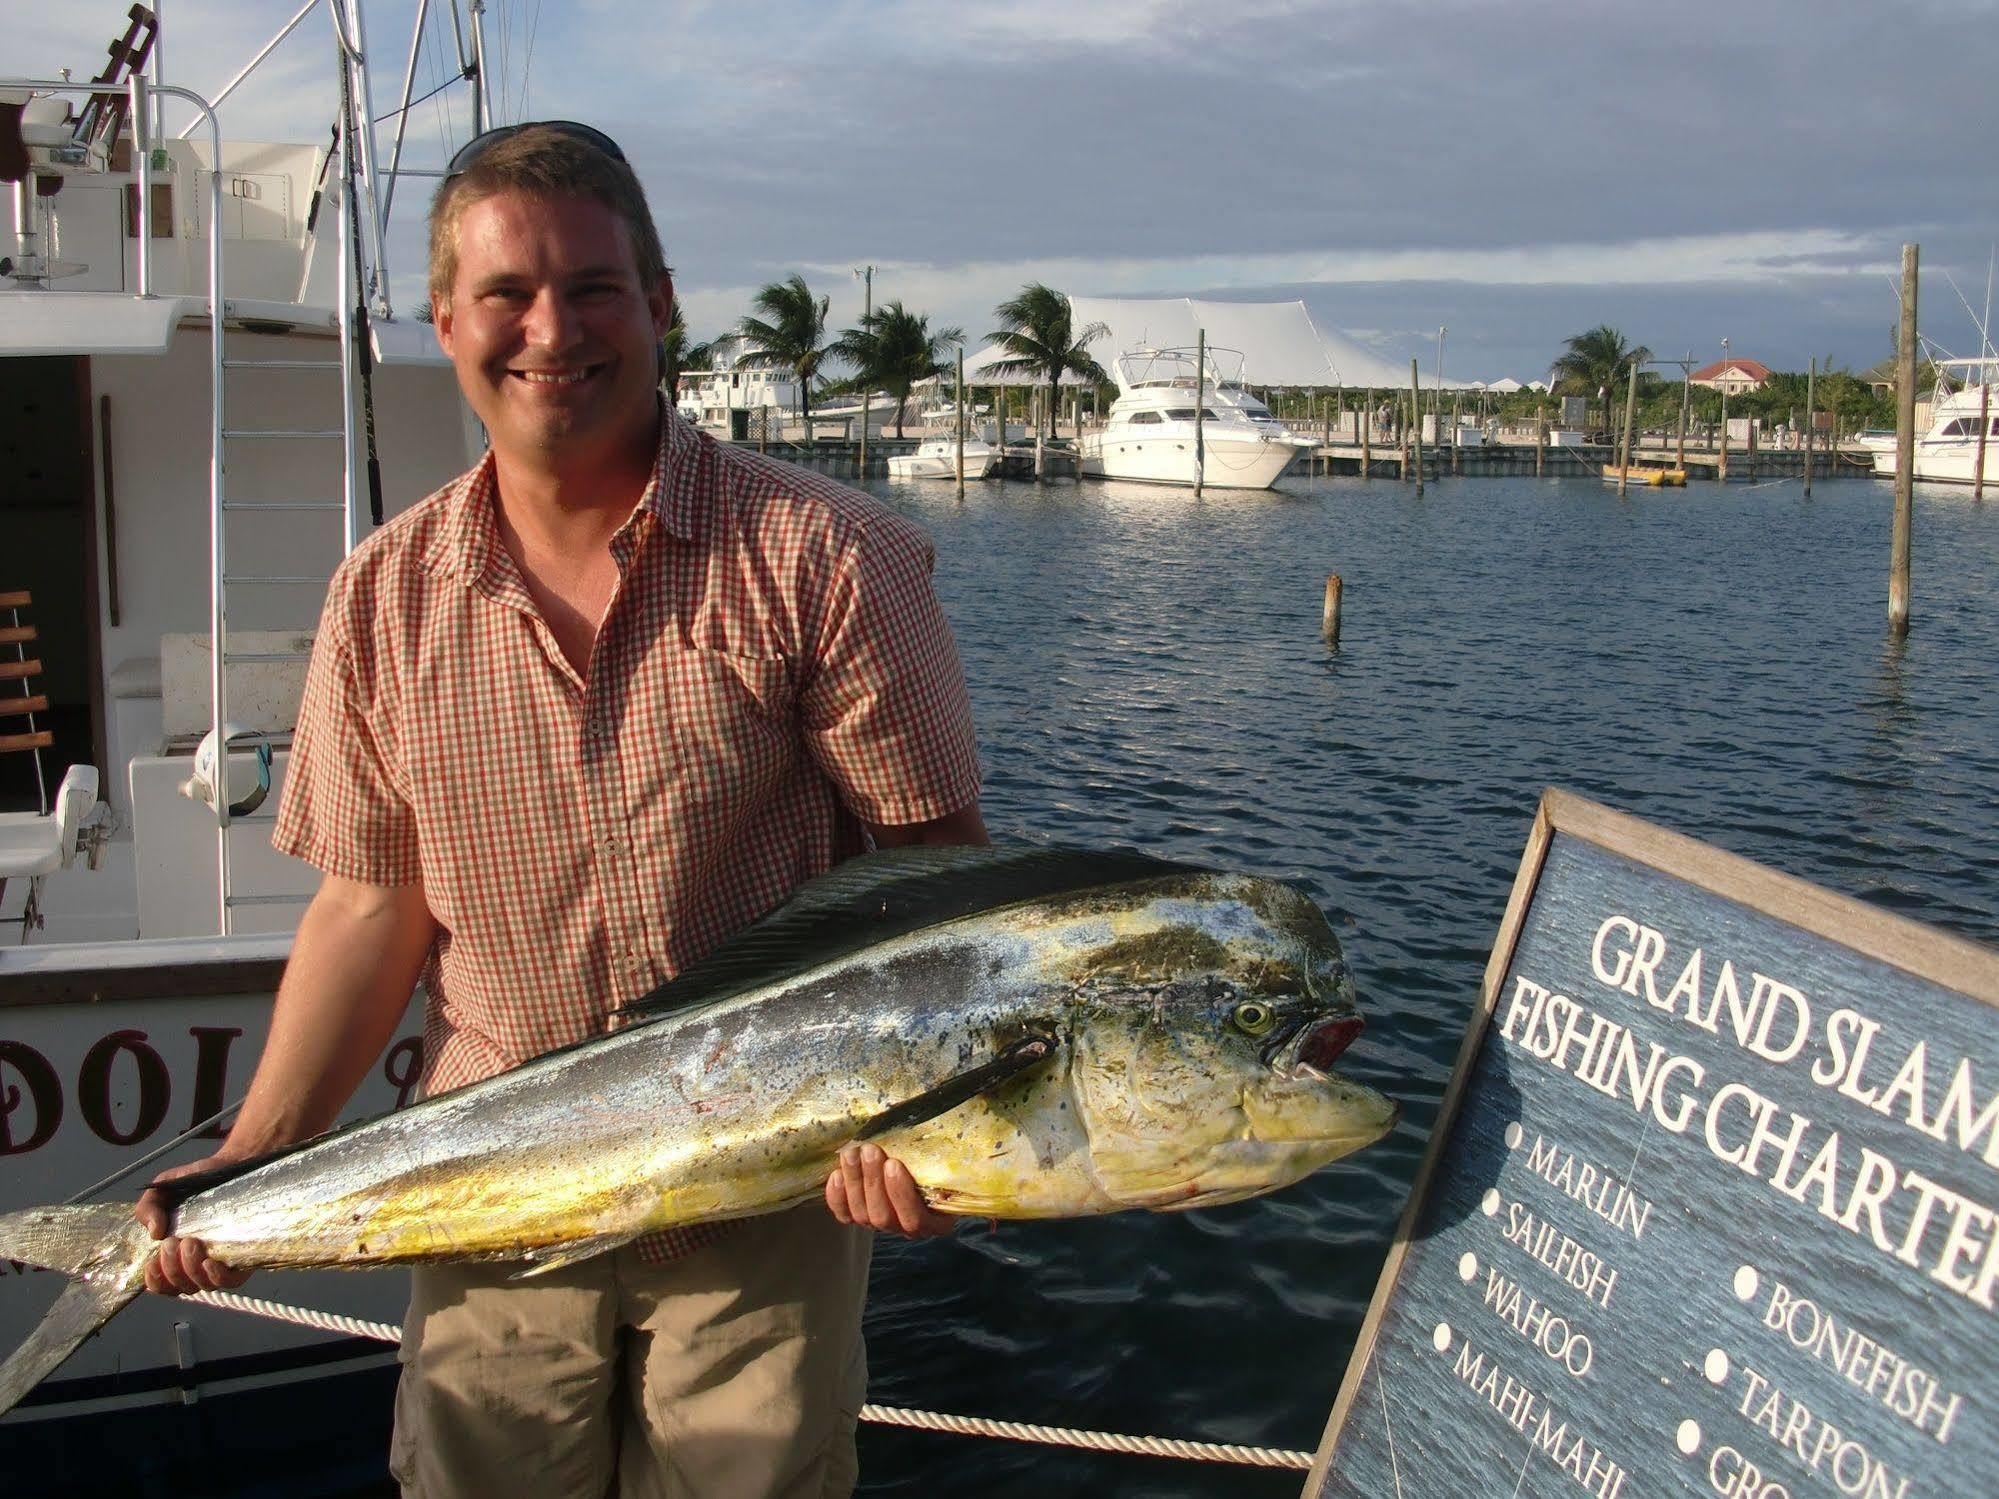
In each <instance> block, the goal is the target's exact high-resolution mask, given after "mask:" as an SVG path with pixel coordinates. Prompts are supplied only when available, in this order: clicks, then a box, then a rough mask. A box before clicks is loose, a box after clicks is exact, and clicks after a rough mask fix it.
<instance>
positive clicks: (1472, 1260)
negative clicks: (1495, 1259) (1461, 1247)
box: [1458, 1251, 1478, 1280]
mask: <svg viewBox="0 0 1999 1499" xmlns="http://www.w3.org/2000/svg"><path fill="white" fill-rule="evenodd" d="M1476 1274H1478V1256H1477V1255H1475V1254H1472V1253H1471V1252H1470V1251H1466V1253H1464V1254H1463V1255H1462V1256H1460V1257H1459V1259H1458V1279H1459V1280H1470V1279H1471V1278H1472V1277H1473V1276H1474V1275H1476Z"/></svg>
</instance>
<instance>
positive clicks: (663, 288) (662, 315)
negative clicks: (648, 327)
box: [646, 272, 673, 338]
mask: <svg viewBox="0 0 1999 1499" xmlns="http://www.w3.org/2000/svg"><path fill="white" fill-rule="evenodd" d="M646 306H647V307H648V308H650V309H651V311H652V331H653V332H654V334H656V335H657V336H658V337H660V338H664V337H666V330H667V329H668V328H671V327H672V326H673V277H672V276H671V275H669V274H667V273H665V272H661V274H660V278H659V285H658V286H655V287H654V288H653V289H652V290H651V291H649V292H647V293H646Z"/></svg>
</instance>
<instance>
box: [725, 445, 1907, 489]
mask: <svg viewBox="0 0 1999 1499" xmlns="http://www.w3.org/2000/svg"><path fill="white" fill-rule="evenodd" d="M929 435H930V434H927V433H926V434H923V436H913V437H904V438H895V437H884V436H878V435H877V436H870V437H869V438H868V442H867V462H868V468H867V473H866V474H865V475H862V474H861V473H860V461H861V444H860V443H859V442H858V441H857V440H854V439H851V438H828V437H822V438H819V439H818V440H816V441H814V442H811V443H806V442H801V441H797V440H789V441H785V440H779V439H776V438H773V439H770V440H769V441H768V442H766V443H765V444H763V449H764V451H766V452H768V453H770V454H771V455H772V456H773V457H777V458H782V459H784V460H785V461H786V462H787V463H796V464H798V465H799V466H800V467H802V468H809V469H811V470H812V471H813V472H815V473H821V474H826V475H828V476H829V477H832V478H839V479H856V478H863V477H865V478H869V479H885V478H887V477H888V460H889V458H890V456H891V455H893V454H897V453H913V452H915V451H916V446H917V444H918V443H919V442H921V441H923V440H924V437H926V436H929ZM725 440H726V439H725ZM739 445H740V446H744V447H756V446H758V443H757V441H756V439H755V438H754V437H753V438H751V439H750V440H749V441H748V442H740V441H739ZM1045 452H1046V456H1045V459H1044V462H1043V470H1044V475H1045V477H1047V478H1050V479H1063V480H1070V481H1073V480H1075V479H1076V478H1077V477H1078V475H1077V472H1076V469H1077V455H1076V448H1075V445H1074V440H1073V439H1069V438H1061V439H1057V440H1056V441H1055V442H1052V443H1050V444H1048V445H1047V448H1046V450H1045ZM1536 456H1537V455H1536V450H1535V445H1534V444H1533V443H1532V442H1503V441H1502V442H1492V443H1485V444H1482V445H1480V446H1478V447H1461V448H1458V449H1456V450H1452V449H1450V448H1445V449H1443V450H1441V451H1437V450H1435V449H1433V448H1431V446H1430V445H1429V444H1428V443H1425V444H1424V446H1423V475H1424V477H1425V478H1426V479H1433V480H1434V479H1443V478H1451V477H1464V478H1480V477H1487V478H1489V477H1500V476H1528V477H1531V476H1532V475H1534V474H1535V473H1536V472H1537V465H1536ZM1407 461H1408V460H1407V458H1406V456H1405V454H1404V453H1403V452H1402V451H1401V450H1399V449H1397V448H1395V447H1392V446H1390V445H1389V441H1381V442H1375V443H1373V444H1371V445H1370V446H1369V447H1368V448H1366V449H1363V448H1362V447H1361V446H1360V445H1359V444H1358V443H1352V442H1344V443H1343V442H1332V443H1322V444H1320V445H1318V446H1316V447H1312V448H1308V449H1306V450H1304V452H1303V454H1302V455H1301V456H1300V457H1299V459H1298V461H1297V462H1296V463H1295V464H1294V465H1293V466H1292V468H1291V469H1290V471H1289V472H1288V473H1287V474H1286V475H1285V477H1286V478H1303V477H1317V476H1321V475H1329V474H1334V475H1345V476H1347V477H1360V476H1361V475H1362V471H1363V467H1365V470H1366V477H1369V478H1374V479H1400V478H1401V477H1402V470H1403V466H1404V464H1405V463H1406V462H1407ZM1616 461H1617V455H1616V451H1615V449H1613V448H1612V447H1611V446H1610V445H1608V444H1603V443H1589V444H1580V445H1564V446H1560V447H1556V446H1553V445H1551V446H1549V447H1547V448H1545V449H1542V450H1541V451H1540V453H1539V467H1538V472H1540V473H1541V474H1542V475H1544V476H1545V477H1548V478H1574V479H1591V478H1595V477H1597V476H1598V475H1600V474H1601V473H1602V472H1603V471H1604V470H1605V469H1606V468H1609V467H1611V466H1612V465H1614V464H1615V463H1616ZM1631 461H1632V464H1633V465H1634V467H1645V466H1651V467H1663V468H1679V469H1685V470H1686V474H1687V480H1688V482H1689V483H1690V484H1699V483H1713V482H1715V480H1716V479H1717V477H1718V476H1719V470H1720V468H1721V455H1720V453H1719V452H1718V451H1717V450H1715V449H1713V448H1696V447H1691V446H1690V447H1688V448H1687V450H1686V457H1685V459H1684V460H1683V459H1681V457H1680V456H1679V448H1678V446H1677V444H1674V443H1671V442H1668V443H1666V444H1664V445H1642V446H1640V447H1639V448H1638V449H1637V450H1636V451H1635V452H1634V453H1633V454H1632V455H1631ZM1804 468H1805V454H1804V451H1803V450H1802V449H1800V448H1769V449H1760V450H1753V451H1748V452H1744V451H1742V450H1739V449H1734V448H1731V449H1730V450H1729V453H1728V480H1729V482H1730V483H1736V484H1741V483H1763V482H1766V481H1769V482H1775V481H1777V480H1781V479H1795V478H1801V477H1802V476H1803V474H1804ZM1812 476H1813V477H1814V478H1815V479H1841V478H1845V479H1856V478H1859V479H1866V478H1872V477H1873V476H1874V455H1873V453H1872V452H1871V451H1870V450H1869V449H1867V448H1864V447H1859V446H1853V445H1848V446H1845V447H1840V448H1836V449H1833V450H1831V451H1827V450H1825V449H1823V448H1821V449H1818V450H1817V451H1815V452H1814V453H1813V454H1812ZM993 477H995V478H1003V479H1032V478H1033V477H1034V444H1033V443H1031V442H1028V443H1023V442H1013V443H1008V444H1007V445H1006V446H1005V447H1004V448H1002V449H1001V456H1000V462H999V464H998V465H997V466H996V468H995V470H994V473H993Z"/></svg>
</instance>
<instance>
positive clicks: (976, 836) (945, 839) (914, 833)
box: [866, 802, 992, 848]
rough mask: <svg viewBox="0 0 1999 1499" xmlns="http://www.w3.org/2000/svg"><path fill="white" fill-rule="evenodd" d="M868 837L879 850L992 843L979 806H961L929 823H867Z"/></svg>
mask: <svg viewBox="0 0 1999 1499" xmlns="http://www.w3.org/2000/svg"><path fill="white" fill-rule="evenodd" d="M866 827H867V830H868V836H869V837H871V838H873V839H874V841H875V847H876V848H908V847H909V846H910V845H912V844H917V843H942V844H947V845H949V844H977V843H990V842H992V839H990V838H988V837H987V836H986V821H985V818H983V817H981V816H980V815H979V804H978V803H977V802H973V803H972V804H971V805H970V806H969V807H960V808H959V809H958V810H957V811H955V812H946V813H945V814H944V815H943V816H942V817H933V818H931V819H930V821H928V822H909V823H903V824H901V825H899V826H898V825H896V824H894V823H875V822H871V823H868V824H866Z"/></svg>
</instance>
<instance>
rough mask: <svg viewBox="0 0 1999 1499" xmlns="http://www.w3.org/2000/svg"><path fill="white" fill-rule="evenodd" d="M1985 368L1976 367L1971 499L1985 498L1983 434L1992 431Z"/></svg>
mask: <svg viewBox="0 0 1999 1499" xmlns="http://www.w3.org/2000/svg"><path fill="white" fill-rule="evenodd" d="M1985 373H1986V372H1985V366H1984V365H1980V366H1979V367H1978V376H1979V379H1978V456H1977V458H1976V460H1975V463H1976V466H1975V467H1974V468H1973V469H1972V471H1971V497H1972V498H1973V499H1974V500H1982V499H1984V498H1985V434H1986V433H1987V432H1989V431H1991V430H1992V382H1991V381H1990V380H1988V379H1986V378H1985Z"/></svg>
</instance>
